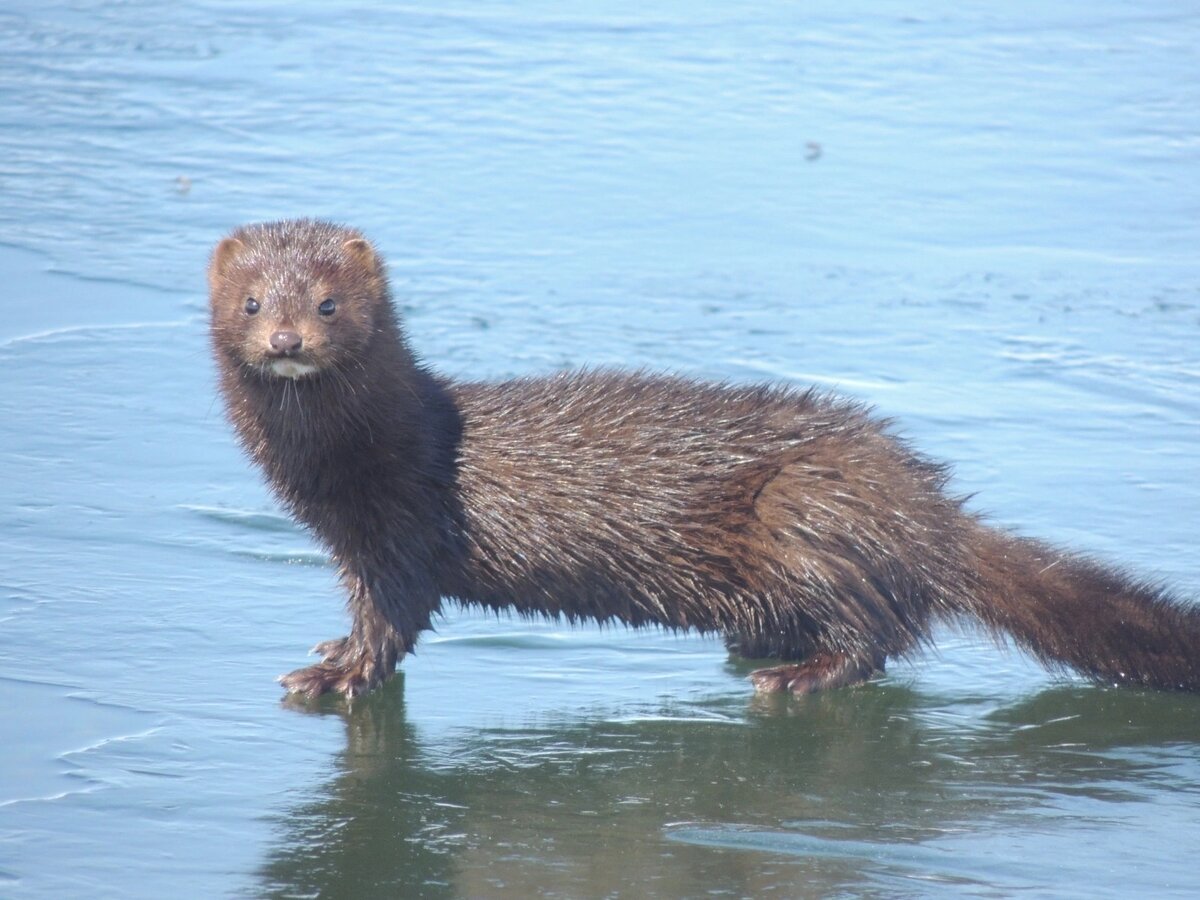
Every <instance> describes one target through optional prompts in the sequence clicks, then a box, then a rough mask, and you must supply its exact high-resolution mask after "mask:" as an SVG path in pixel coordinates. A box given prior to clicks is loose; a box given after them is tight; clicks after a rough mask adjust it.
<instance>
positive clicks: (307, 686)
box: [279, 657, 394, 698]
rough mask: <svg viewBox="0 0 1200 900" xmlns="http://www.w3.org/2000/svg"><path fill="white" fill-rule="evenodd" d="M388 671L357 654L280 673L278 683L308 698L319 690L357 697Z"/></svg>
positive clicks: (387, 673) (378, 681)
mask: <svg viewBox="0 0 1200 900" xmlns="http://www.w3.org/2000/svg"><path fill="white" fill-rule="evenodd" d="M327 658H328V657H327ZM393 671H394V669H393ZM391 674H392V673H391V672H384V671H383V669H382V668H381V667H380V666H377V665H375V664H374V662H372V661H371V660H370V659H367V658H359V659H356V660H349V661H346V662H339V663H332V662H320V663H317V664H316V665H315V666H307V667H306V668H303V669H297V670H296V671H295V672H291V673H289V674H287V675H281V676H280V677H279V683H280V684H282V685H283V689H284V690H285V691H287V692H288V693H289V694H303V695H304V696H306V697H310V698H312V697H319V696H321V695H322V694H344V695H345V696H346V697H360V696H362V695H363V694H365V693H367V692H368V691H370V690H371V689H372V688H375V687H378V686H379V685H381V684H382V683H383V682H384V681H385V680H386V679H387V678H388V677H389V676H390V675H391Z"/></svg>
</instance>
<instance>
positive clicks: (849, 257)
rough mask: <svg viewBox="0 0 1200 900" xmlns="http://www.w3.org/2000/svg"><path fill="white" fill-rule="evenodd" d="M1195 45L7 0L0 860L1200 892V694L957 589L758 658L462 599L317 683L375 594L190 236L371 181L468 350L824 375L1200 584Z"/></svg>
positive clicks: (1049, 11) (577, 887)
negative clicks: (866, 643)
mask: <svg viewBox="0 0 1200 900" xmlns="http://www.w3.org/2000/svg"><path fill="white" fill-rule="evenodd" d="M1198 48H1200V14H1197V13H1196V12H1195V11H1194V10H1193V11H1189V10H1188V8H1187V6H1186V5H1180V4H1177V3H1155V2H1151V3H1138V4H1134V3H1120V2H1101V3H1098V4H1091V5H1087V6H1086V7H1085V6H1084V5H1080V4H1066V3H1064V4H1059V5H1058V6H1057V7H1055V6H1053V5H1051V6H1047V5H1046V4H1019V3H1009V4H995V3H971V2H961V0H959V2H954V3H949V2H945V3H935V4H932V5H930V4H925V5H924V7H921V8H920V9H917V8H910V7H905V6H902V5H899V4H892V3H882V2H881V3H875V4H858V3H853V2H851V3H836V4H834V3H828V4H826V3H816V4H778V3H772V4H765V3H764V4H758V3H738V4H733V3H689V4H683V3H678V4H676V3H657V4H655V3H650V4H646V3H640V4H633V3H617V4H594V3H584V4H557V3H520V4H503V3H487V2H475V3H463V4H458V5H455V6H452V7H450V8H448V9H442V10H434V9H432V8H430V9H423V8H418V7H398V6H393V5H388V4H378V5H368V6H358V7H354V8H352V9H351V8H349V7H345V8H343V7H341V6H335V5H325V4H316V3H289V4H276V3H264V4H259V5H251V4H246V3H237V4H232V3H224V2H212V3H207V4H201V3H192V2H189V3H183V4H170V5H163V4H151V3H145V2H126V3H120V4H113V3H94V4H90V3H77V4H66V5H65V4H59V3H55V2H43V3H38V4H32V3H9V4H7V6H6V7H5V9H4V10H3V11H0V244H2V246H0V273H2V274H3V277H4V280H5V285H4V291H3V295H4V299H3V300H2V301H0V309H2V310H3V313H4V315H3V316H2V317H0V383H2V384H3V385H4V390H3V392H0V450H2V453H3V457H2V458H3V460H4V469H5V477H4V479H3V481H2V482H0V582H2V585H0V586H2V591H0V685H2V687H0V723H2V724H0V895H2V896H18V897H45V898H59V897H133V896H138V897H162V896H179V895H183V896H222V895H272V896H281V897H282V896H287V897H299V896H322V897H365V896H418V895H428V896H438V895H453V896H479V897H503V896H511V897H528V896H531V895H535V894H542V895H546V896H562V897H586V896H618V895H619V896H629V897H635V896H644V895H659V896H701V895H706V896H726V897H743V896H745V897H752V896H788V897H795V896H828V895H836V896H857V895H867V896H888V897H892V896H929V895H943V896H954V895H978V896H999V895H1008V894H1021V895H1024V896H1072V895H1075V896H1089V897H1092V896H1112V897H1125V896H1129V895H1131V894H1139V895H1145V896H1164V895H1171V894H1174V895H1177V896H1193V895H1195V894H1196V892H1197V891H1200V875H1198V874H1197V872H1198V871H1200V869H1198V867H1197V863H1196V860H1197V857H1198V853H1200V699H1197V698H1193V697H1178V696H1160V695H1153V694H1147V693H1142V692H1137V691H1132V690H1111V689H1105V688H1101V687H1093V686H1090V685H1086V684H1082V683H1080V682H1077V681H1075V680H1073V679H1070V678H1065V679H1064V678H1061V677H1060V678H1054V677H1052V676H1050V675H1048V674H1046V673H1045V672H1043V671H1042V670H1041V669H1039V668H1038V667H1036V666H1035V665H1033V664H1031V663H1029V662H1028V661H1027V660H1025V659H1023V658H1022V657H1020V656H1019V655H1015V654H1006V653H1004V652H1002V651H999V650H996V649H994V648H992V647H990V646H989V645H988V644H987V643H985V642H983V641H982V640H980V639H978V638H977V637H975V636H972V635H958V634H954V633H946V634H945V635H943V636H942V640H941V641H940V651H939V653H937V654H936V655H933V656H930V657H927V658H925V659H923V660H918V661H915V662H914V663H912V664H909V663H901V664H898V665H895V666H893V667H892V668H891V669H890V671H889V674H888V675H887V676H886V677H884V678H882V679H880V680H879V681H877V682H876V683H873V684H871V685H869V686H867V687H864V688H861V689H857V690H850V691H842V692H834V693H830V694H828V695H824V696H817V697H813V698H809V699H807V700H804V701H792V700H786V701H785V700H777V701H769V702H764V701H756V700H754V699H753V698H752V697H751V695H750V692H749V689H748V685H747V683H746V681H745V679H744V676H745V674H746V667H745V666H743V665H741V664H739V663H736V662H734V661H731V660H729V659H728V658H727V656H726V654H725V653H724V651H723V649H722V647H721V646H720V644H719V643H718V642H716V641H710V640H703V639H699V638H696V637H694V636H693V637H689V636H676V635H666V634H660V633H656V632H638V633H633V632H628V631H623V630H619V629H618V630H599V629H595V628H577V629H568V628H565V627H560V626H558V625H556V624H554V623H528V622H523V621H520V620H513V621H510V620H506V619H500V620H496V619H493V618H490V617H486V616H480V615H474V614H462V613H459V612H456V611H452V612H450V613H449V614H448V615H447V616H446V617H445V618H444V619H443V620H442V621H441V622H440V623H439V627H438V632H437V634H436V635H433V636H431V637H429V638H428V639H427V640H426V641H424V643H423V644H422V646H421V649H420V653H419V655H417V656H415V657H413V658H410V659H408V660H405V662H404V665H403V672H402V674H401V675H400V676H399V677H398V678H397V679H396V680H395V681H394V682H393V683H391V684H390V685H389V686H388V687H387V688H386V689H385V690H382V691H380V692H378V693H377V694H376V695H373V696H371V697H370V698H368V699H367V700H365V701H362V702H358V703H356V704H355V705H354V707H353V709H352V710H347V709H346V708H345V706H344V705H343V704H341V703H339V702H337V701H329V702H326V703H322V704H320V705H319V706H318V707H316V708H315V709H297V708H292V707H289V706H288V705H286V704H281V703H280V702H279V701H280V696H279V691H278V687H277V685H275V683H274V681H273V678H274V676H275V675H276V674H278V673H280V672H284V671H287V670H288V669H291V668H294V667H296V666H297V665H299V664H301V663H302V662H303V651H304V650H305V648H307V647H308V646H310V645H311V644H313V643H314V642H315V641H317V640H319V639H323V638H328V637H332V636H335V635H337V634H340V633H342V631H343V629H344V619H343V615H342V612H341V609H340V604H341V600H340V598H339V596H338V594H337V589H336V586H335V584H334V578H333V575H332V572H331V571H330V570H329V569H328V568H327V567H326V566H325V565H324V563H323V559H322V557H321V555H320V553H319V551H318V550H317V549H316V548H315V547H314V546H313V545H312V544H311V542H310V541H309V539H308V538H307V537H306V536H305V535H304V534H303V533H302V532H300V531H298V530H297V529H295V528H294V527H293V526H292V525H291V524H290V523H289V522H288V521H287V519H286V518H284V517H283V516H281V515H280V513H279V511H278V509H277V508H276V507H275V505H274V504H273V503H272V501H271V500H270V498H269V497H268V495H267V493H266V491H265V490H264V488H263V487H262V485H261V483H260V481H259V479H258V477H257V475H256V474H255V473H254V472H253V471H251V470H250V468H249V467H248V465H247V464H246V463H245V462H244V460H242V459H241V458H240V456H239V454H238V453H237V451H236V449H235V447H234V446H233V442H232V438H231V436H230V433H229V430H228V428H227V427H226V425H225V423H224V421H223V418H222V413H221V409H220V406H219V404H218V403H216V402H215V400H214V391H213V384H212V370H211V367H210V364H209V361H208V355H207V347H206V343H205V317H204V297H203V267H204V263H205V258H206V255H207V252H208V249H209V247H210V246H211V245H212V243H213V242H214V241H215V240H216V239H217V237H219V235H220V234H221V233H222V232H223V231H224V230H226V229H227V228H229V227H231V226H232V225H234V224H237V223H239V222H242V221H246V220H253V219H262V218H269V217H278V216H291V215H318V216H325V217H331V218H335V219H339V220H342V221H347V222H351V223H353V224H356V225H358V226H360V227H362V228H364V229H365V230H367V232H368V233H369V234H370V235H371V236H372V237H373V238H375V239H376V240H377V242H378V243H379V245H380V246H381V247H382V248H383V250H384V251H385V252H386V254H387V255H388V257H389V259H390V261H391V269H392V274H393V279H394V283H395V286H396V290H397V294H398V296H399V297H400V298H401V300H402V302H403V305H404V309H405V313H406V316H407V321H408V324H409V328H410V331H411V333H412V336H413V340H414V342H415V344H416V345H417V346H418V347H419V349H420V350H421V352H422V353H423V354H424V356H425V357H426V358H427V359H428V360H429V361H430V362H432V363H433V364H435V365H436V366H437V367H439V368H440V369H442V370H443V371H446V372H449V373H452V374H457V375H463V376H470V377H503V376H507V375H511V374H517V373H527V372H545V371H550V370H553V369H555V368H559V367H564V366H572V365H579V364H584V363H587V364H602V365H625V366H645V367H652V368H664V369H670V370H674V371H677V372H682V373H686V374H690V375H695V376H699V377H711V378H720V379H729V380H734V381H744V380H764V379H765V380H782V381H788V382H795V383H811V382H816V383H819V384H821V385H824V386H826V387H830V388H837V389H840V390H843V391H846V392H849V393H852V394H855V395H857V396H859V397H862V398H864V399H867V400H869V401H870V402H872V403H874V404H875V405H876V406H877V407H879V408H880V409H881V410H882V411H883V412H884V413H886V414H887V415H891V416H894V417H895V418H896V419H898V420H899V422H900V423H901V426H902V430H903V431H904V433H906V434H907V435H908V436H910V437H911V438H912V439H913V440H914V441H915V442H916V443H917V444H919V445H920V446H921V447H922V448H924V449H925V450H927V451H929V452H931V453H933V454H935V455H937V456H940V457H942V458H947V459H950V460H952V461H954V462H955V464H956V471H957V472H958V477H957V482H956V484H957V487H958V488H959V489H960V490H962V491H963V492H970V493H975V494H976V497H975V499H974V500H973V501H972V503H973V505H974V506H975V508H977V509H981V510H987V511H989V512H990V513H992V514H993V516H994V517H995V518H996V519H997V520H998V521H1000V522H1002V523H1005V524H1007V525H1011V526H1013V527H1018V528H1020V529H1022V530H1023V531H1025V532H1027V533H1031V534H1037V535H1040V536H1042V537H1045V538H1048V539H1051V540H1054V541H1058V542H1062V543H1066V544H1070V545H1073V546H1076V547H1078V548H1081V549H1084V550H1087V551H1090V552H1094V553H1096V554H1099V555H1102V556H1105V557H1107V558H1110V559H1113V560H1116V561H1119V562H1121V563H1123V564H1125V565H1127V566H1129V567H1130V568H1132V569H1135V570H1137V571H1139V572H1143V573H1146V574H1147V575H1150V576H1153V577H1161V578H1163V579H1165V580H1166V581H1167V582H1169V583H1171V584H1173V585H1175V586H1176V587H1177V588H1178V589H1179V590H1180V592H1181V593H1183V594H1185V595H1188V596H1196V595H1198V594H1200V563H1198V561H1197V560H1198V559H1200V556H1198V548H1200V543H1198V540H1197V533H1198V532H1200V528H1198V526H1200V450H1198V447H1200V443H1198V441H1200V350H1198V349H1197V348H1200V259H1198V257H1197V249H1198V248H1200V49H1198ZM1081 627H1083V626H1082V625H1081Z"/></svg>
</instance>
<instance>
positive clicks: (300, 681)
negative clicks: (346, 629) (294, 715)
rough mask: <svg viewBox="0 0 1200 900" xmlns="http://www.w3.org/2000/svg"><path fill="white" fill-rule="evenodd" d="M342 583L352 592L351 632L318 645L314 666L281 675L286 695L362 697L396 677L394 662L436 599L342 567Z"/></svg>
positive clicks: (426, 624)
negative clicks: (430, 600)
mask: <svg viewBox="0 0 1200 900" xmlns="http://www.w3.org/2000/svg"><path fill="white" fill-rule="evenodd" d="M342 580H343V582H344V583H345V584H346V585H347V587H348V588H349V594H350V596H349V601H348V604H347V605H348V606H349V609H350V614H351V617H352V619H353V624H352V626H351V629H350V634H349V635H347V636H346V637H343V638H336V639H334V640H329V641H322V642H321V643H319V644H317V646H316V647H314V648H313V652H314V653H317V654H319V655H320V656H321V661H320V662H319V663H317V664H316V665H313V666H307V667H305V668H303V669H297V670H296V671H294V672H291V673H289V674H287V675H282V676H280V678H279V682H280V684H282V685H283V688H284V690H286V691H287V692H288V693H290V694H304V695H305V696H308V697H318V696H320V695H321V694H326V693H338V694H344V695H345V696H346V697H358V696H361V695H362V694H365V693H367V692H368V691H371V690H373V689H374V688H376V687H378V686H379V685H381V684H383V682H385V681H387V679H389V678H391V677H392V675H394V674H395V672H396V664H397V663H398V662H400V660H401V659H403V658H404V654H405V653H406V652H407V651H408V650H409V649H411V648H412V646H413V644H414V643H415V642H416V637H417V634H418V633H419V632H420V631H422V630H424V629H425V628H427V627H429V619H430V614H431V612H432V610H433V608H435V606H436V595H434V602H432V603H431V602H429V600H428V599H427V595H428V592H427V591H412V590H409V591H405V590H403V588H401V586H399V585H396V584H393V583H391V582H385V581H383V580H381V579H374V578H370V577H369V576H357V575H352V574H350V573H349V572H348V571H347V570H345V569H343V573H342ZM406 594H407V595H408V596H405V595H406ZM401 597H403V598H404V602H403V604H402V603H401V600H400V598H401ZM422 599H425V602H421V600H422Z"/></svg>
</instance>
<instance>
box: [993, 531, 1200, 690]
mask: <svg viewBox="0 0 1200 900" xmlns="http://www.w3.org/2000/svg"><path fill="white" fill-rule="evenodd" d="M973 550H974V552H975V554H976V562H977V564H978V566H979V572H980V575H981V576H982V583H981V584H980V585H979V590H978V594H977V596H975V597H974V598H973V602H972V604H971V608H970V610H969V611H970V613H971V614H973V615H974V616H977V617H978V618H980V619H981V620H983V622H984V623H985V624H987V625H988V626H989V627H991V628H993V629H996V630H997V631H1003V632H1006V633H1008V634H1009V635H1011V636H1012V638H1013V639H1014V640H1015V641H1016V642H1017V643H1018V644H1019V645H1020V646H1022V647H1024V648H1025V649H1027V650H1029V651H1030V652H1031V653H1033V655H1034V656H1036V657H1037V658H1038V659H1040V660H1041V661H1042V662H1044V663H1046V664H1047V665H1048V666H1050V667H1052V668H1054V667H1059V666H1069V667H1070V668H1072V669H1075V670H1077V671H1078V672H1080V673H1081V674H1083V675H1085V676H1087V677H1089V678H1092V679H1095V680H1096V681H1099V682H1105V683H1109V684H1136V685H1142V686H1145V687H1151V688H1156V689H1158V690H1167V691H1200V606H1197V605H1195V604H1188V603H1184V602H1181V601H1180V600H1179V599H1178V598H1175V597H1173V596H1171V594H1169V593H1168V592H1166V591H1164V590H1162V589H1161V588H1157V587H1155V586H1154V585H1152V584H1149V583H1147V582H1140V581H1136V580H1134V579H1131V578H1130V577H1129V576H1127V575H1125V574H1123V573H1122V572H1120V571H1118V570H1116V569H1114V568H1111V567H1109V566H1105V565H1103V564H1101V563H1097V562H1095V561H1093V560H1091V559H1089V558H1087V557H1084V556H1079V555H1075V554H1070V553H1065V552H1061V551H1059V550H1057V549H1055V548H1052V547H1049V546H1047V545H1045V544H1041V543H1038V542H1036V541H1032V540H1027V539H1024V538H1019V537H1015V536H1013V535H1011V534H1007V533H1005V532H1003V531H997V530H993V529H989V528H985V527H983V526H980V527H979V530H978V532H977V533H976V540H975V541H974V542H973Z"/></svg>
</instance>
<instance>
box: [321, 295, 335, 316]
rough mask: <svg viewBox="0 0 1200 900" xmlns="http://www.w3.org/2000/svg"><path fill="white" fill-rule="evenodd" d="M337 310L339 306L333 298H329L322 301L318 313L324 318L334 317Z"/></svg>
mask: <svg viewBox="0 0 1200 900" xmlns="http://www.w3.org/2000/svg"><path fill="white" fill-rule="evenodd" d="M335 309H337V304H336V303H334V302H333V298H332V297H327V298H325V299H324V300H322V301H321V305H320V306H318V307H317V312H319V313H320V314H321V315H323V316H332V315H333V311H334V310H335Z"/></svg>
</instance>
